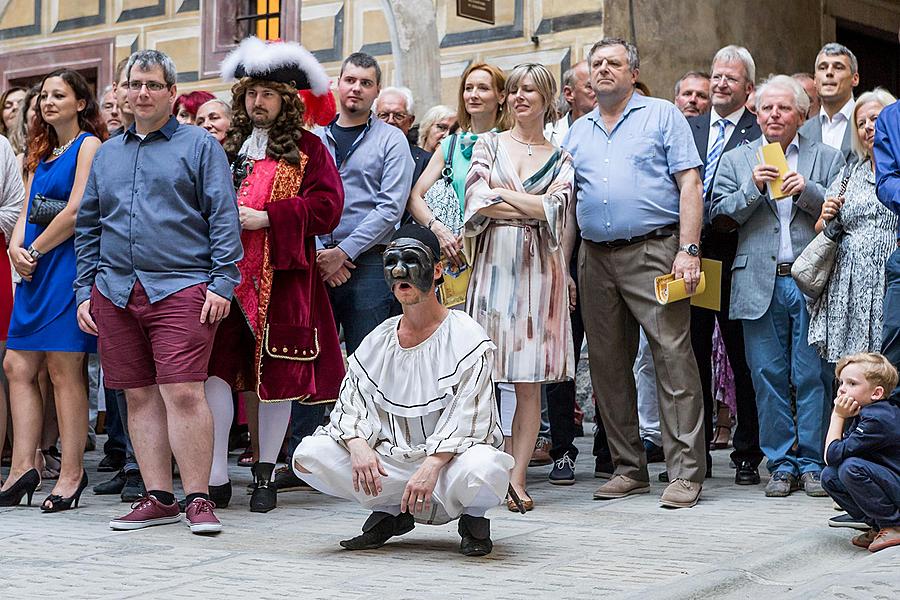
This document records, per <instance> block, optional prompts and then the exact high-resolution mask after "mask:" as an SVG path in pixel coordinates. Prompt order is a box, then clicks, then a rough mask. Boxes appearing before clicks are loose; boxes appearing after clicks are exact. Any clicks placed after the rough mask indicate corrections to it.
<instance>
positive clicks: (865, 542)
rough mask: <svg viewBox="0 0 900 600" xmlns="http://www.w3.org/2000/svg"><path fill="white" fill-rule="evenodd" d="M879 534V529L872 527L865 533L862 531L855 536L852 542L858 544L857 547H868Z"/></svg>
mask: <svg viewBox="0 0 900 600" xmlns="http://www.w3.org/2000/svg"><path fill="white" fill-rule="evenodd" d="M876 535H878V530H877V529H870V530H868V531H867V532H865V533H861V534H859V535H857V536H854V537H853V539H852V540H850V543H851V544H853V545H854V546H856V547H857V548H868V547H869V546H871V545H872V542H874V541H875V536H876Z"/></svg>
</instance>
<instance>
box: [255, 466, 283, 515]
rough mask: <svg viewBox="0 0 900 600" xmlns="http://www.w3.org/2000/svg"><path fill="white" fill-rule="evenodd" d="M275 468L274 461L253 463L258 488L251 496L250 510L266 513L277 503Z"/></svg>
mask: <svg viewBox="0 0 900 600" xmlns="http://www.w3.org/2000/svg"><path fill="white" fill-rule="evenodd" d="M274 470H275V465H274V464H273V463H264V462H258V463H256V464H255V465H253V473H254V475H255V478H256V489H254V490H253V495H251V496H250V512H258V513H266V512H269V511H270V510H272V509H273V508H275V506H276V505H277V502H278V492H277V491H276V490H275V482H274V481H272V471H274Z"/></svg>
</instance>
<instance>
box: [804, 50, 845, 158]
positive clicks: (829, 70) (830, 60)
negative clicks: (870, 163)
mask: <svg viewBox="0 0 900 600" xmlns="http://www.w3.org/2000/svg"><path fill="white" fill-rule="evenodd" d="M858 68H859V64H858V63H857V61H856V56H855V55H854V54H853V52H851V51H850V49H849V48H847V47H846V46H844V45H842V44H837V43H834V42H832V43H829V44H825V45H824V46H822V49H821V50H819V54H818V56H816V64H815V77H816V91H817V92H818V94H819V99H820V101H821V108H820V109H819V114H818V115H817V116H814V115H810V119H809V120H808V121H807V122H806V123H805V124H804V125H803V127H801V128H800V133H802V134H803V135H805V136H806V137H808V138H809V139H811V140H813V141H816V142H822V143H824V144H825V145H826V146H831V147H832V148H834V149H835V150H839V151H840V152H841V154H843V155H844V159H845V160H847V161H850V160H852V159H853V157H854V156H855V155H854V153H853V149H852V148H851V144H850V140H851V139H852V135H853V127H852V125H851V126H849V127H848V125H849V124H850V120H851V119H852V118H853V107H854V105H855V103H856V102H855V100H854V99H853V88H855V87H856V86H857V85H859V71H858Z"/></svg>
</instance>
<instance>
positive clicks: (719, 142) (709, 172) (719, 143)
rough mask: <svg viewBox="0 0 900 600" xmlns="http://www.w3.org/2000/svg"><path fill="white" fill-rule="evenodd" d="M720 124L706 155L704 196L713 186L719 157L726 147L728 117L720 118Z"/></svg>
mask: <svg viewBox="0 0 900 600" xmlns="http://www.w3.org/2000/svg"><path fill="white" fill-rule="evenodd" d="M716 125H718V126H719V133H718V135H716V141H715V142H713V146H712V148H710V149H709V152H708V153H707V155H706V170H705V171H704V172H703V197H704V198H706V196H707V194H709V188H710V187H711V186H712V181H713V176H714V175H715V174H716V167H717V166H718V164H719V158H721V157H722V148H724V147H725V127H726V126H727V125H728V119H719V120H718V121H717V122H716Z"/></svg>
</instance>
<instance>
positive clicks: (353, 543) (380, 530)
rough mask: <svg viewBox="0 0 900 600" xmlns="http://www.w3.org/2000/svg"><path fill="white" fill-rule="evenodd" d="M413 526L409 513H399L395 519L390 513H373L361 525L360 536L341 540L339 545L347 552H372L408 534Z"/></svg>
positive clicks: (414, 523) (414, 524) (413, 521)
mask: <svg viewBox="0 0 900 600" xmlns="http://www.w3.org/2000/svg"><path fill="white" fill-rule="evenodd" d="M415 526H416V522H415V519H413V516H412V515H411V514H409V513H400V514H399V515H397V516H396V517H395V516H394V515H392V514H390V513H385V512H373V513H372V514H371V515H369V518H368V519H366V522H365V523H364V524H363V527H362V529H363V532H362V533H361V534H360V535H358V536H356V537H355V538H351V539H349V540H342V541H341V542H340V544H341V547H343V548H346V549H347V550H374V549H375V548H381V547H382V546H384V544H385V543H386V542H387V541H388V540H389V539H391V538H392V537H394V536H395V535H403V534H404V533H409V532H410V531H412V530H413V529H414V528H415Z"/></svg>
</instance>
